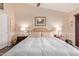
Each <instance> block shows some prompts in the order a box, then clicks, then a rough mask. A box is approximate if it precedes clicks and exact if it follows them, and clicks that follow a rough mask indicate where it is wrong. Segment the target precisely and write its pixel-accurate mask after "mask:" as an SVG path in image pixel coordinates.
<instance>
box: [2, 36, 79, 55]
mask: <svg viewBox="0 0 79 59" xmlns="http://www.w3.org/2000/svg"><path fill="white" fill-rule="evenodd" d="M3 56H79V51H78V50H77V49H76V48H74V47H73V46H71V45H69V44H67V43H65V42H64V41H62V40H60V39H57V38H55V37H30V36H29V37H27V38H26V39H24V40H23V41H21V42H20V43H19V44H17V45H16V46H14V47H13V48H12V49H11V50H9V51H8V52H6V53H5V54H3Z"/></svg>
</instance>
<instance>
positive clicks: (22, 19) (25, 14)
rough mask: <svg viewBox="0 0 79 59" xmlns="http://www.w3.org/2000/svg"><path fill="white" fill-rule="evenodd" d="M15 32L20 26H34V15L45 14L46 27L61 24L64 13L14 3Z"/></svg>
mask: <svg viewBox="0 0 79 59" xmlns="http://www.w3.org/2000/svg"><path fill="white" fill-rule="evenodd" d="M15 9H16V32H19V31H20V27H21V26H26V27H27V26H28V27H34V25H35V23H34V20H35V18H34V17H36V16H45V17H46V24H47V27H52V28H53V26H54V25H59V26H61V27H62V26H63V22H64V20H65V16H66V13H63V12H58V11H54V10H50V9H45V8H40V7H39V8H38V7H32V6H29V5H27V4H16V8H15ZM27 29H28V28H27Z"/></svg>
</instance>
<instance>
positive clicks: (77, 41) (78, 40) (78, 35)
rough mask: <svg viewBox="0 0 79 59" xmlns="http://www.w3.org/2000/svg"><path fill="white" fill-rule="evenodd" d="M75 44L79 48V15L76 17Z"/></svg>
mask: <svg viewBox="0 0 79 59" xmlns="http://www.w3.org/2000/svg"><path fill="white" fill-rule="evenodd" d="M75 44H76V46H78V47H79V14H77V15H75Z"/></svg>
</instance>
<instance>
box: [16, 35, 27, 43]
mask: <svg viewBox="0 0 79 59" xmlns="http://www.w3.org/2000/svg"><path fill="white" fill-rule="evenodd" d="M27 37H28V36H17V40H16V44H18V43H19V42H21V41H22V40H24V39H25V38H27Z"/></svg>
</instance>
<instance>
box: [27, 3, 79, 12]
mask: <svg viewBox="0 0 79 59" xmlns="http://www.w3.org/2000/svg"><path fill="white" fill-rule="evenodd" d="M28 5H31V6H35V7H36V5H37V4H36V3H28ZM40 7H41V8H47V9H51V10H56V11H61V12H67V13H69V12H73V11H75V10H77V9H79V3H41V4H40V6H39V8H40Z"/></svg>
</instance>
